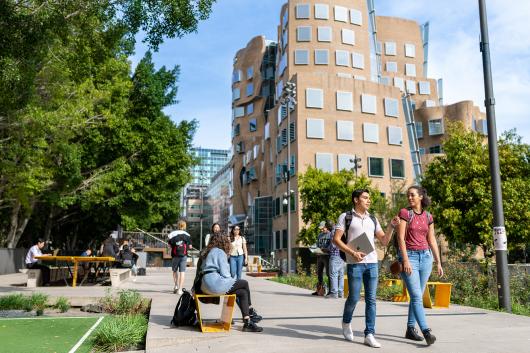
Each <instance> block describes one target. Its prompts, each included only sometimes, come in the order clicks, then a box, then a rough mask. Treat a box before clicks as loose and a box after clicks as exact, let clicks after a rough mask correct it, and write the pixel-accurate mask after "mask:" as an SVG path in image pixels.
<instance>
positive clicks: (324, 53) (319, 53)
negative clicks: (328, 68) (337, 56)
mask: <svg viewBox="0 0 530 353" xmlns="http://www.w3.org/2000/svg"><path fill="white" fill-rule="evenodd" d="M328 64H329V50H327V49H316V50H315V65H328Z"/></svg>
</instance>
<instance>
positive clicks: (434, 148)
mask: <svg viewBox="0 0 530 353" xmlns="http://www.w3.org/2000/svg"><path fill="white" fill-rule="evenodd" d="M429 153H442V146H440V145H435V146H431V147H429Z"/></svg>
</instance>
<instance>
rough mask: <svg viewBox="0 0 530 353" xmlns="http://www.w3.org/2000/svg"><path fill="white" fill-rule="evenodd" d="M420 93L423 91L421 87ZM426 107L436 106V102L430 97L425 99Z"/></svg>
mask: <svg viewBox="0 0 530 353" xmlns="http://www.w3.org/2000/svg"><path fill="white" fill-rule="evenodd" d="M420 93H421V89H420ZM425 107H427V108H431V107H436V102H435V101H433V100H430V99H426V100H425Z"/></svg>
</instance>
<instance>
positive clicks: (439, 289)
mask: <svg viewBox="0 0 530 353" xmlns="http://www.w3.org/2000/svg"><path fill="white" fill-rule="evenodd" d="M452 286H453V285H452V284H451V283H445V282H427V285H426V286H425V291H424V292H423V307H424V308H431V309H436V308H448V307H449V304H450V303H451V287H452ZM430 287H434V302H433V300H431V292H430V289H429V288H430Z"/></svg>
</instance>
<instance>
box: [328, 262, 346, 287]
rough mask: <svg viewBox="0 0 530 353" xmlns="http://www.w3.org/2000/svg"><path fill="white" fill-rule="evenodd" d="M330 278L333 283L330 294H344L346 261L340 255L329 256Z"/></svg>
mask: <svg viewBox="0 0 530 353" xmlns="http://www.w3.org/2000/svg"><path fill="white" fill-rule="evenodd" d="M329 280H330V284H331V288H330V291H329V294H332V295H338V294H340V295H342V293H344V261H342V259H341V257H340V256H330V257H329Z"/></svg>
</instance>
